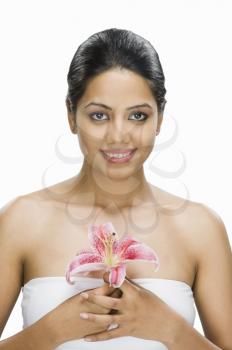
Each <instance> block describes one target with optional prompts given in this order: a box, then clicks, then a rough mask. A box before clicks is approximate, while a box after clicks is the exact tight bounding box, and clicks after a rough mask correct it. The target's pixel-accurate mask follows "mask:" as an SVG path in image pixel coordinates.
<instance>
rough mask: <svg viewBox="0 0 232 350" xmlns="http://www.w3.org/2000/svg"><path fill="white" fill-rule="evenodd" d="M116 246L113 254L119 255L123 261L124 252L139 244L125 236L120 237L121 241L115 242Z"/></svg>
mask: <svg viewBox="0 0 232 350" xmlns="http://www.w3.org/2000/svg"><path fill="white" fill-rule="evenodd" d="M116 243H117V244H116V246H115V250H114V253H115V254H119V255H120V256H121V257H122V259H125V254H124V252H125V251H126V250H127V249H128V248H129V247H130V246H132V245H134V244H138V243H139V244H141V242H139V241H138V240H137V239H135V238H133V237H131V236H129V235H126V236H124V237H122V238H121V239H119V240H118V241H117V242H116Z"/></svg>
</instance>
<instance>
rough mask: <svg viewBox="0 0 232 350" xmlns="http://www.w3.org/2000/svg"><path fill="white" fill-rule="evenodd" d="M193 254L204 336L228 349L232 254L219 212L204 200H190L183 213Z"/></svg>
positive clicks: (195, 290) (230, 341) (231, 339)
mask: <svg viewBox="0 0 232 350" xmlns="http://www.w3.org/2000/svg"><path fill="white" fill-rule="evenodd" d="M182 223H183V225H184V226H185V227H186V228H187V230H188V232H189V239H190V240H189V243H191V250H192V252H194V256H195V257H196V266H197V268H196V275H195V280H194V284H193V295H194V300H195V304H196V307H197V310H198V313H199V317H200V320H201V323H202V328H203V330H204V334H205V336H206V337H207V338H208V339H209V340H211V341H212V342H214V343H215V344H217V345H219V346H221V347H222V348H225V349H227V348H228V349H229V348H230V346H231V344H232V335H231V332H230V328H231V323H232V298H231V296H232V253H231V245H230V241H229V236H228V234H227V231H226V227H225V224H224V222H223V220H222V218H221V217H220V215H219V214H218V213H217V212H216V211H215V210H214V209H212V208H211V207H209V206H208V205H206V204H203V203H194V202H191V203H190V205H189V207H188V209H187V210H185V212H184V215H182Z"/></svg>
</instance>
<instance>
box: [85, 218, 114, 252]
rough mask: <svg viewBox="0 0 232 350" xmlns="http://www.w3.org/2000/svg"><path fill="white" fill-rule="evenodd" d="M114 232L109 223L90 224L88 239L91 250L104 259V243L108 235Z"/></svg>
mask: <svg viewBox="0 0 232 350" xmlns="http://www.w3.org/2000/svg"><path fill="white" fill-rule="evenodd" d="M112 232H115V233H116V231H115V228H114V226H113V224H112V223H111V222H106V223H104V224H101V225H93V224H90V225H89V227H88V239H89V242H90V245H91V247H92V248H93V250H94V251H95V252H96V253H97V254H99V255H101V256H102V257H104V253H105V245H104V242H105V241H106V240H107V239H108V237H109V236H110V234H111V233H112Z"/></svg>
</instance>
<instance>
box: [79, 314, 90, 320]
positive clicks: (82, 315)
mask: <svg viewBox="0 0 232 350" xmlns="http://www.w3.org/2000/svg"><path fill="white" fill-rule="evenodd" d="M80 317H81V318H84V319H87V318H88V317H89V316H88V314H87V313H85V312H81V313H80Z"/></svg>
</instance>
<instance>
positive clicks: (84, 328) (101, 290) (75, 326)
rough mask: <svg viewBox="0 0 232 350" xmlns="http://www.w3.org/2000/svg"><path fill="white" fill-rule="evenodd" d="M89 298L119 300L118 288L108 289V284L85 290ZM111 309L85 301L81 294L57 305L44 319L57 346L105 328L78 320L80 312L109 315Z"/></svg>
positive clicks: (119, 292)
mask: <svg viewBox="0 0 232 350" xmlns="http://www.w3.org/2000/svg"><path fill="white" fill-rule="evenodd" d="M85 292H88V294H89V296H94V295H96V296H110V297H111V298H112V299H114V298H119V297H120V296H121V294H122V293H121V291H120V289H118V288H113V287H110V286H109V284H108V283H105V284H103V285H102V286H101V287H98V288H94V289H89V290H85ZM111 311H112V310H111V308H108V307H107V306H101V305H97V304H93V303H91V302H89V301H86V300H85V299H84V298H82V297H81V294H80V293H79V294H75V295H73V296H72V297H70V298H68V299H66V300H65V301H64V302H63V303H61V304H59V305H58V306H57V307H56V308H55V309H53V310H52V311H50V312H49V313H48V314H47V315H45V317H46V318H47V319H48V321H49V322H48V324H49V325H51V331H52V334H53V338H54V341H55V343H56V344H57V346H58V345H60V344H62V343H64V342H67V341H69V340H74V339H81V338H83V337H84V336H85V335H86V334H89V333H94V332H100V331H103V330H105V329H106V327H105V326H104V325H102V324H99V323H95V324H94V323H93V322H86V321H84V320H82V319H81V318H80V313H81V312H93V313H98V314H109V313H111Z"/></svg>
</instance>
